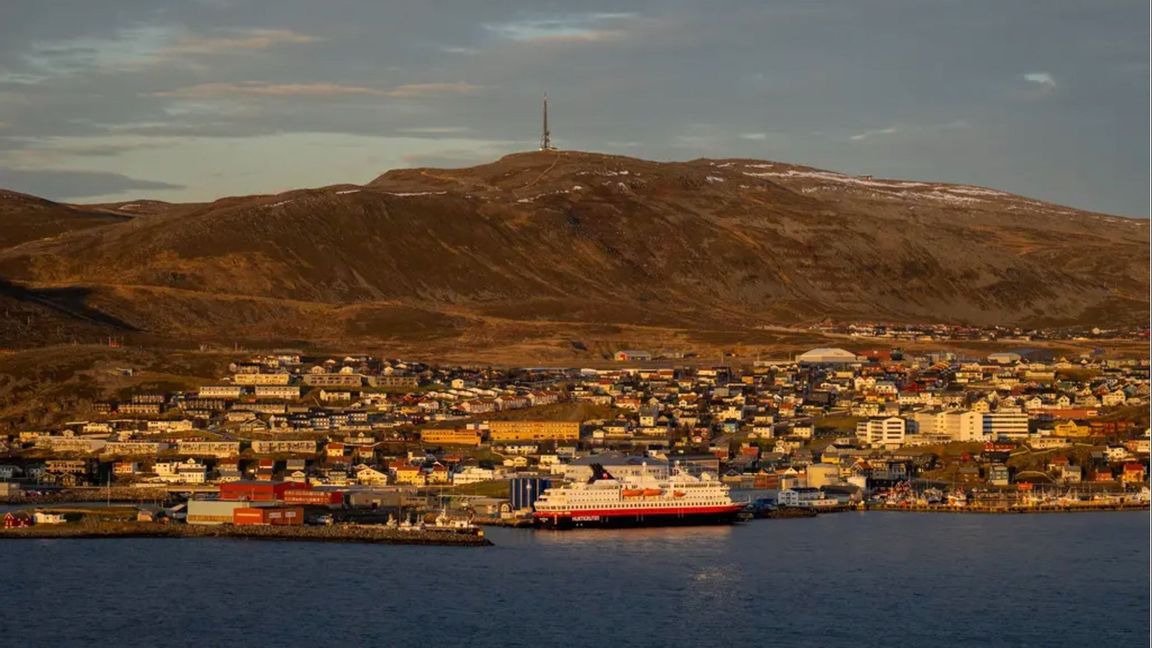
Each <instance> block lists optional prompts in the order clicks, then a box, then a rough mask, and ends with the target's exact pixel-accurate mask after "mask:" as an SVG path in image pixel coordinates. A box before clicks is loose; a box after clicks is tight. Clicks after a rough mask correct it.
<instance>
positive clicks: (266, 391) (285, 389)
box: [256, 385, 300, 400]
mask: <svg viewBox="0 0 1152 648" xmlns="http://www.w3.org/2000/svg"><path fill="white" fill-rule="evenodd" d="M256 398H278V399H283V400H293V399H297V398H300V386H299V385H256Z"/></svg>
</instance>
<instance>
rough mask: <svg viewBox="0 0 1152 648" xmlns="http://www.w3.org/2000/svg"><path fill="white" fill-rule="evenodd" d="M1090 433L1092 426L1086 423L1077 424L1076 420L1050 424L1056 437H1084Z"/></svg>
mask: <svg viewBox="0 0 1152 648" xmlns="http://www.w3.org/2000/svg"><path fill="white" fill-rule="evenodd" d="M1091 433H1092V428H1091V427H1089V426H1087V425H1079V424H1077V423H1076V421H1072V420H1068V421H1060V422H1059V423H1057V424H1056V425H1054V426H1052V434H1053V435H1054V436H1058V437H1086V436H1089V435H1090V434H1091Z"/></svg>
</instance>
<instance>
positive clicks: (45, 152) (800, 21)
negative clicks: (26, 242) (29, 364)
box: [0, 0, 1149, 217]
mask: <svg viewBox="0 0 1152 648" xmlns="http://www.w3.org/2000/svg"><path fill="white" fill-rule="evenodd" d="M1148 25H1149V17H1148V4H1147V2H1146V0H1144V1H1138V0H1075V1H1071V0H803V1H801V0H796V1H791V2H783V1H776V0H714V1H706V0H695V1H688V0H661V1H655V0H653V1H630V0H613V2H603V1H601V2H585V1H584V0H566V1H563V2H529V1H527V0H485V1H484V2H476V1H475V0H459V1H455V0H453V1H449V0H416V1H411V2H409V1H406V0H325V1H324V2H315V1H313V0H306V1H298V0H259V1H257V0H253V1H241V0H100V2H92V1H91V0H3V2H0V187H5V188H8V189H13V190H16V191H22V192H26V193H32V194H35V195H40V196H44V197H48V198H52V199H56V200H68V201H77V202H99V201H113V200H127V199H133V198H140V197H150V198H156V199H161V200H171V201H202V200H210V199H213V198H217V197H221V196H227V195H237V194H253V193H273V192H278V191H283V190H286V189H292V188H299V187H310V186H324V185H329V184H336V183H343V182H351V183H358V184H359V183H364V182H367V181H369V180H371V179H372V178H374V177H376V176H377V175H379V174H380V173H382V172H384V171H386V170H387V169H390V168H397V167H409V166H463V165H470V164H477V163H482V162H487V161H491V160H494V159H496V158H498V157H499V156H501V155H504V154H506V153H510V152H515V151H524V150H531V149H533V148H535V147H536V146H537V144H538V140H539V129H540V125H539V118H540V117H539V113H540V99H541V96H542V94H543V93H545V92H547V93H548V95H549V97H550V106H551V110H550V116H551V126H552V132H553V140H554V143H555V144H556V145H557V146H558V147H560V148H565V149H578V150H584V151H600V152H607V153H617V154H622V155H629V156H634V157H640V158H645V159H655V160H691V159H696V158H702V157H708V158H724V157H741V158H757V159H765V160H774V161H781V162H791V163H797V164H808V165H812V166H816V167H820V168H825V169H831V170H835V171H841V172H845V173H853V174H870V175H874V176H877V177H892V178H904V179H918V180H935V181H943V182H957V183H966V184H975V185H981V186H987V187H993V188H997V189H1003V190H1007V191H1011V192H1014V193H1019V194H1023V195H1026V196H1029V197H1033V198H1039V199H1042V200H1048V201H1052V202H1056V203H1062V204H1066V205H1071V206H1074V207H1079V208H1083V209H1090V210H1095V211H1101V212H1106V213H1112V214H1119V215H1126V216H1137V217H1147V216H1148V211H1149V207H1148V195H1149V194H1148V173H1149V165H1148V161H1149V157H1148V150H1149V149H1148V142H1149V121H1148V118H1149V106H1148V97H1149V48H1148V43H1149V30H1148Z"/></svg>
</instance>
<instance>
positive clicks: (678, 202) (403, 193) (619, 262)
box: [0, 151, 1149, 346]
mask: <svg viewBox="0 0 1152 648" xmlns="http://www.w3.org/2000/svg"><path fill="white" fill-rule="evenodd" d="M0 219H3V220H4V223H5V230H6V231H5V235H4V236H2V237H0V278H2V279H3V280H4V281H5V285H8V286H15V287H16V289H14V290H9V291H8V292H7V293H0V294H4V295H6V297H4V298H5V299H7V300H8V301H7V302H5V304H6V306H7V307H9V308H10V309H17V310H19V309H20V308H23V309H25V311H27V310H28V309H31V311H35V313H41V314H42V315H43V316H44V317H52V318H56V319H55V320H53V321H54V322H56V323H57V325H58V326H59V327H60V329H61V331H65V328H66V327H65V326H64V324H61V323H60V322H66V321H68V320H69V319H70V318H73V319H74V317H73V316H75V315H82V316H85V317H88V319H83V320H77V321H82V322H83V323H84V325H85V326H101V327H107V328H109V330H115V331H120V332H122V333H123V332H125V331H128V332H130V333H131V334H140V335H151V336H158V337H163V338H167V339H180V340H186V341H196V340H201V341H202V340H212V341H220V342H229V341H236V340H242V341H255V340H263V341H269V342H276V343H287V342H311V343H318V344H346V345H349V346H351V345H352V344H364V343H370V342H379V343H381V344H386V343H388V342H389V341H394V340H400V339H403V340H408V341H415V342H417V343H418V342H419V341H420V340H439V341H443V340H453V339H454V340H458V341H459V342H460V343H461V344H463V343H468V344H483V343H488V344H499V343H501V341H502V340H503V339H504V337H503V336H505V334H506V333H507V330H505V329H507V326H505V325H506V324H507V325H508V326H512V328H514V329H515V331H516V332H515V333H511V335H514V336H519V337H517V340H523V339H527V338H531V337H533V336H539V337H541V338H546V337H549V336H556V335H559V336H560V337H564V335H566V333H561V332H560V331H561V330H562V329H565V327H568V328H571V327H584V328H585V329H587V327H593V328H594V327H605V326H607V327H614V326H639V327H655V328H669V329H670V328H692V329H701V330H707V329H724V330H733V329H741V328H754V327H757V326H761V325H764V324H784V325H789V324H800V323H807V322H814V321H820V320H825V319H833V320H845V321H846V320H881V321H888V322H909V323H912V322H916V323H921V322H953V323H971V324H1013V325H1016V324H1019V325H1041V326H1050V325H1055V326H1059V325H1108V326H1110V325H1116V324H1129V323H1135V322H1141V321H1146V314H1147V309H1148V287H1149V284H1148V262H1149V250H1148V233H1149V230H1148V221H1147V220H1136V219H1127V218H1119V217H1114V216H1108V215H1104V214H1097V213H1090V212H1084V211H1079V210H1075V209H1070V208H1067V207H1061V206H1058V205H1053V204H1049V203H1044V202H1041V201H1037V200H1031V199H1028V198H1024V197H1020V196H1016V195H1012V194H1008V193H1004V192H1000V191H995V190H992V189H987V188H982V187H973V186H963V185H952V184H942V183H935V182H919V181H916V182H914V181H901V180H882V179H875V178H871V177H859V176H849V175H842V174H839V173H833V172H830V171H822V170H818V169H812V168H808V167H802V166H796V165H790V164H783V163H775V162H764V161H758V160H736V159H728V160H694V161H691V162H651V161H645V160H639V159H632V158H627V157H620V156H611V155H600V154H594V153H581V152H568V151H564V152H554V151H553V152H532V153H522V154H515V155H509V156H507V157H504V158H502V159H500V160H498V161H496V162H493V163H491V164H485V165H481V166H476V167H471V168H465V169H428V168H424V169H403V170H394V171H389V172H387V173H385V174H383V175H381V176H379V177H378V178H376V179H375V180H373V181H372V182H370V183H368V184H366V185H363V186H358V185H336V186H331V187H323V188H318V189H301V190H295V191H288V192H284V193H281V194H277V195H260V196H241V197H230V198H223V199H220V200H217V201H215V202H212V203H207V204H195V205H170V204H167V203H158V202H151V201H137V202H135V203H118V204H111V205H108V204H106V205H98V206H87V207H85V206H67V205H57V204H55V203H50V202H48V201H42V200H39V199H33V198H30V197H27V196H20V195H17V194H11V193H0ZM12 223H17V224H18V229H16V230H13V229H10V228H9V225H10V224H12ZM12 231H16V232H17V234H15V235H12V234H11V232H12ZM60 294H63V295H65V296H66V298H59V295H60ZM37 300H38V301H37ZM45 309H47V310H45ZM25 311H20V312H21V313H24V315H22V316H23V317H25V320H27V321H31V320H28V316H27V312H25ZM49 311H51V312H49ZM38 316H39V315H38ZM513 325H514V326H513ZM5 342H6V343H9V344H19V341H18V340H11V339H9V340H5Z"/></svg>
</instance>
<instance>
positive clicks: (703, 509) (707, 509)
mask: <svg viewBox="0 0 1152 648" xmlns="http://www.w3.org/2000/svg"><path fill="white" fill-rule="evenodd" d="M742 508H744V505H743V504H726V505H724V506H694V507H685V508H635V509H588V510H579V511H555V512H552V511H536V512H535V513H534V514H533V515H534V516H535V517H538V518H568V517H573V516H575V517H586V516H593V515H597V516H600V517H624V516H634V515H711V514H715V513H736V512H738V511H740V509H742Z"/></svg>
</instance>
